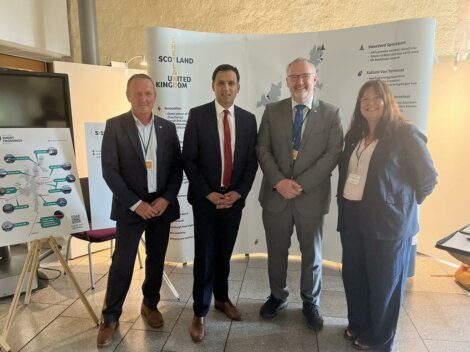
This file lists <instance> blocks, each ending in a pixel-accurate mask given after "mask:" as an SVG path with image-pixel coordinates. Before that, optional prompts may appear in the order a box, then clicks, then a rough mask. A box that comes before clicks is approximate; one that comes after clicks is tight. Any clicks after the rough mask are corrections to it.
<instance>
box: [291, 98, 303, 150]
mask: <svg viewBox="0 0 470 352" xmlns="http://www.w3.org/2000/svg"><path fill="white" fill-rule="evenodd" d="M304 108H305V105H296V106H295V118H294V126H293V127H292V149H293V150H295V151H296V152H298V151H299V150H300V139H301V138H302V125H303V123H304Z"/></svg>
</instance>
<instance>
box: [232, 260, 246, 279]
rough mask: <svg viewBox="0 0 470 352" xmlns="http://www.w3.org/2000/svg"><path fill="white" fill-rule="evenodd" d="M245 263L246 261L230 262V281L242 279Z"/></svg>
mask: <svg viewBox="0 0 470 352" xmlns="http://www.w3.org/2000/svg"><path fill="white" fill-rule="evenodd" d="M247 265H248V263H247V262H231V263H230V275H229V277H228V279H229V280H230V281H242V280H243V278H244V276H245V272H246V269H247Z"/></svg>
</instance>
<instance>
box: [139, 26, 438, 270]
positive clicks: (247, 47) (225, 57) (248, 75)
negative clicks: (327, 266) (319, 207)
mask: <svg viewBox="0 0 470 352" xmlns="http://www.w3.org/2000/svg"><path fill="white" fill-rule="evenodd" d="M434 32H435V21H434V20H433V19H417V20H406V21H399V22H393V23H387V24H381V25H374V26H366V27H358V28H352V29H343V30H336V31H327V32H318V33H301V34H282V35H230V34H213V33H201V32H191V31H183V30H177V29H170V28H148V29H147V61H148V64H149V66H148V72H149V74H150V75H151V76H152V78H153V79H154V80H155V84H156V87H157V106H156V108H155V113H156V114H157V115H159V116H161V117H164V118H167V119H169V120H170V121H173V122H174V123H175V124H176V125H177V127H178V134H179V137H180V140H181V141H182V139H183V133H184V127H185V124H186V118H187V113H188V111H189V109H190V108H191V107H194V106H197V105H201V104H204V103H206V102H208V101H211V100H213V98H214V96H213V92H212V90H211V75H212V72H213V70H214V68H215V67H216V66H217V65H219V64H222V63H230V64H232V65H234V66H236V67H237V68H238V69H239V71H240V75H241V79H240V85H241V90H240V94H239V96H238V98H237V101H236V104H237V105H239V106H241V107H243V108H245V109H247V110H249V111H251V112H253V113H254V114H255V115H256V117H257V121H258V124H259V123H260V120H261V116H262V114H263V111H264V107H265V105H266V103H268V102H270V101H278V100H280V99H283V98H287V97H288V96H289V91H288V89H287V87H286V85H285V68H286V65H287V64H288V63H289V62H290V61H292V60H293V59H294V58H296V57H299V56H301V57H306V58H309V59H310V60H311V61H312V62H313V63H314V64H315V65H316V66H317V72H318V77H319V82H318V85H317V94H318V95H319V97H320V99H322V100H325V101H327V102H330V103H332V104H335V105H338V106H340V107H341V110H342V123H343V128H344V130H345V131H346V130H347V128H348V126H349V121H350V118H351V115H352V111H353V107H354V104H355V100H356V94H357V91H358V90H359V88H360V86H361V85H362V84H363V83H364V82H365V81H367V80H369V79H374V78H380V79H383V80H385V81H387V82H388V83H389V85H390V86H391V88H392V91H393V93H394V94H395V96H396V97H397V100H398V102H399V104H400V107H401V108H402V110H403V112H404V113H405V115H406V116H407V117H408V118H409V119H410V120H412V121H413V122H414V123H415V124H416V125H417V126H418V127H419V128H420V129H421V130H423V131H425V130H426V121H427V113H428V104H429V89H430V80H431V69H432V63H433V45H434ZM336 179H337V175H336V171H335V172H334V174H333V182H332V183H333V184H332V196H333V199H332V202H331V210H330V214H329V215H328V216H326V218H325V226H324V239H325V240H324V245H323V247H324V248H323V253H324V258H325V259H328V260H333V261H340V259H341V246H340V241H339V236H338V234H337V232H336V217H337V209H336V204H335V198H334V196H335V194H336V183H337V180H336ZM260 182H261V172H260V171H259V172H258V175H257V178H256V180H255V183H254V185H253V189H252V191H251V193H250V196H249V197H248V200H247V205H246V208H245V210H244V215H243V219H242V224H241V227H240V231H239V236H238V240H237V244H236V248H235V251H234V252H235V253H252V252H265V251H266V244H265V236H264V230H263V226H262V221H261V208H260V206H259V203H258V201H257V197H258V192H259V187H260ZM186 192H187V183H186V180H185V181H184V183H183V187H182V189H181V192H180V198H179V199H180V202H181V205H182V207H181V208H182V218H181V219H180V220H179V222H177V223H175V224H173V226H172V232H171V235H170V239H171V240H170V249H169V253H168V256H167V259H168V260H174V261H188V260H192V257H193V227H192V213H191V207H190V206H189V204H188V203H187V202H186V201H185V199H186ZM291 254H299V251H298V246H297V241H292V248H291Z"/></svg>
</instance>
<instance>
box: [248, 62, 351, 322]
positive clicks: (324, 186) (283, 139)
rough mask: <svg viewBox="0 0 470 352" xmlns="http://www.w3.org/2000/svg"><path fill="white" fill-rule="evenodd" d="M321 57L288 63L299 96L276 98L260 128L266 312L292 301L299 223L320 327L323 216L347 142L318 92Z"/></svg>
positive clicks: (333, 110)
mask: <svg viewBox="0 0 470 352" xmlns="http://www.w3.org/2000/svg"><path fill="white" fill-rule="evenodd" d="M316 81H317V76H316V70H315V67H314V66H313V64H312V63H311V62H310V61H308V60H307V59H304V58H298V59H295V60H294V61H292V62H291V63H290V64H289V65H288V66H287V78H286V82H287V86H288V88H289V90H290V92H291V97H290V98H288V99H284V100H281V101H280V102H276V103H272V104H268V105H267V106H266V110H265V111H264V114H263V118H262V121H261V126H260V129H259V133H258V146H257V151H258V160H259V164H260V167H261V169H262V170H263V181H262V184H261V189H260V194H259V201H260V203H261V206H262V207H263V224H264V229H265V231H266V244H267V247H268V272H269V284H270V288H271V295H270V296H269V299H268V300H267V302H266V303H265V304H264V305H263V306H262V307H261V310H260V315H261V316H263V317H265V318H271V317H274V316H275V315H276V314H277V313H278V312H279V311H280V310H281V309H283V308H285V307H287V296H288V295H289V290H288V288H287V283H286V277H287V258H288V255H289V247H290V243H291V236H292V232H293V228H294V226H295V228H296V231H297V238H298V240H299V245H300V251H301V252H302V264H301V276H300V292H301V297H302V301H303V309H302V312H303V314H304V316H305V318H306V319H307V325H308V326H309V327H310V328H312V329H314V330H320V329H321V328H322V327H323V319H322V317H321V315H320V313H319V303H320V291H321V271H322V255H321V247H322V236H323V235H322V226H323V216H324V215H325V214H326V213H328V210H329V206H330V193H331V189H330V188H331V187H330V176H331V171H333V169H334V168H335V166H336V163H337V160H338V157H339V154H340V152H341V149H342V146H343V132H342V129H341V123H340V115H339V109H338V108H337V107H335V106H333V105H331V104H328V103H325V102H323V101H321V100H319V99H318V97H316V96H315V95H314V88H315V84H316Z"/></svg>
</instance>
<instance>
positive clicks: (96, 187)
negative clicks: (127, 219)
mask: <svg viewBox="0 0 470 352" xmlns="http://www.w3.org/2000/svg"><path fill="white" fill-rule="evenodd" d="M104 127H105V123H104V122H86V123H85V140H86V160H87V166H88V190H89V192H90V212H91V224H92V226H93V230H100V229H109V228H111V227H116V222H115V221H113V220H111V219H110V218H109V214H111V203H112V200H113V194H112V192H111V190H110V189H109V187H108V185H107V184H106V182H105V181H104V179H103V173H102V169H101V143H102V141H103V134H104Z"/></svg>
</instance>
